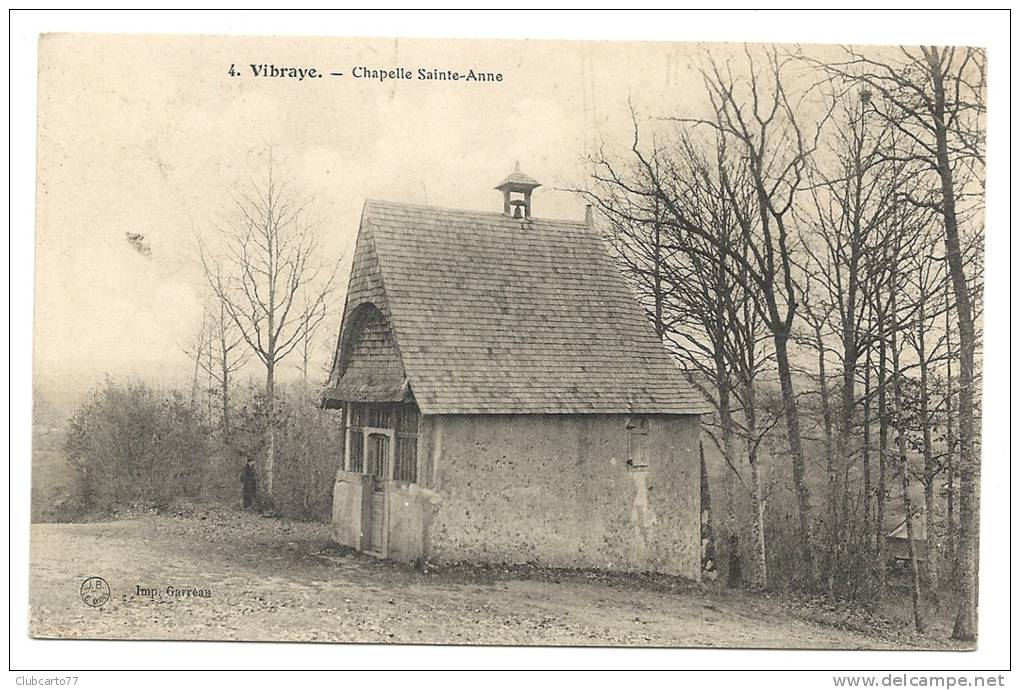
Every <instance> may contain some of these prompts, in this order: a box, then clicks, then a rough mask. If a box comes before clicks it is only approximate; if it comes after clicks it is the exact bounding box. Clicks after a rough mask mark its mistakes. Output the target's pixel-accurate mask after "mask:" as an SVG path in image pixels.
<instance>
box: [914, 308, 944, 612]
mask: <svg viewBox="0 0 1020 690" xmlns="http://www.w3.org/2000/svg"><path fill="white" fill-rule="evenodd" d="M925 297H926V296H925V295H923V294H922V296H921V300H920V302H919V306H918V317H917V358H918V363H919V368H920V386H921V401H920V402H921V410H920V415H921V438H922V453H923V456H924V523H925V537H926V538H925V552H926V558H925V559H924V579H925V588H926V589H927V591H928V596H929V597H934V596H935V593H936V590H937V589H938V575H937V573H936V567H937V565H936V564H937V563H938V558H936V556H937V555H938V551H939V549H938V535H937V533H936V530H935V482H936V481H938V468H937V467H936V466H935V458H934V452H933V451H932V442H931V419H929V416H928V415H929V408H930V402H929V400H928V359H927V354H928V353H927V351H926V349H925V344H924V338H925V328H924V324H925V319H924V313H925V312H924V300H925Z"/></svg>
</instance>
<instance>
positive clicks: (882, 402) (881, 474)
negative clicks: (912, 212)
mask: <svg viewBox="0 0 1020 690" xmlns="http://www.w3.org/2000/svg"><path fill="white" fill-rule="evenodd" d="M884 328H885V315H884V314H880V315H879V333H884ZM887 349H888V345H887V343H886V340H885V336H884V335H883V336H882V339H881V340H880V341H879V344H878V486H877V487H876V490H875V492H876V495H875V572H876V574H877V576H878V592H879V599H881V594H882V592H883V591H884V590H885V497H886V487H885V479H886V459H887V458H888V450H889V410H888V406H887V401H886V389H887V387H888V380H889V377H888V373H887V371H886V350H887Z"/></svg>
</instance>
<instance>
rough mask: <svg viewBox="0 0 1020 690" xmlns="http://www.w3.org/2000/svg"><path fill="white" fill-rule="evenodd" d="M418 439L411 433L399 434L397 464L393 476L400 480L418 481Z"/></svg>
mask: <svg viewBox="0 0 1020 690" xmlns="http://www.w3.org/2000/svg"><path fill="white" fill-rule="evenodd" d="M417 445H418V439H417V437H415V436H411V435H409V434H400V435H398V436H397V457H396V466H395V467H394V468H393V478H394V479H396V480H397V481H399V482H416V481H418V448H417Z"/></svg>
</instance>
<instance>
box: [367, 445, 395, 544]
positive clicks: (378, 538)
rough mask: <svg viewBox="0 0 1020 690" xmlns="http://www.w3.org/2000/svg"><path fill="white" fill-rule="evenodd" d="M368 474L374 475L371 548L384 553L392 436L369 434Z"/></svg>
mask: <svg viewBox="0 0 1020 690" xmlns="http://www.w3.org/2000/svg"><path fill="white" fill-rule="evenodd" d="M367 451H368V452H367V460H368V467H367V469H368V474H370V475H371V476H372V525H371V531H370V533H369V534H370V540H371V544H370V546H369V550H371V551H375V552H377V553H382V552H383V551H384V550H385V541H386V494H385V491H384V488H385V487H384V484H383V482H384V481H385V480H387V479H389V470H390V438H389V436H388V435H386V434H376V433H372V434H369V435H368V449H367Z"/></svg>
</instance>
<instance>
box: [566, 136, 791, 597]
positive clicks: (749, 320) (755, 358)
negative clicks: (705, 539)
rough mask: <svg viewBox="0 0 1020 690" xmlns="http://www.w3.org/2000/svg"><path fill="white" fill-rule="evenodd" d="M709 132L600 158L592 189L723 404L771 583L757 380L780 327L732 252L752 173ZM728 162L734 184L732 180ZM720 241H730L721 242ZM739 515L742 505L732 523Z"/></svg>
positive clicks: (735, 468) (693, 364)
mask: <svg viewBox="0 0 1020 690" xmlns="http://www.w3.org/2000/svg"><path fill="white" fill-rule="evenodd" d="M636 127H637V120H636V118H635V128H636ZM699 143H704V142H695V141H693V140H692V139H691V138H689V137H686V136H682V137H680V139H679V140H678V141H677V142H676V145H675V146H673V147H670V148H666V147H663V146H660V145H657V144H653V146H652V150H651V151H650V152H649V153H648V154H647V158H646V162H647V165H645V164H642V162H641V161H638V162H637V164H636V165H634V166H633V167H632V168H630V169H628V170H623V169H617V168H616V167H614V165H613V164H612V163H610V162H609V161H607V160H606V159H605V158H604V157H602V158H598V159H596V160H595V161H594V167H595V171H594V180H595V183H596V184H595V188H594V189H593V190H589V191H587V192H586V196H587V197H588V198H589V199H590V200H592V201H594V202H595V203H596V204H597V205H598V207H599V208H600V210H601V211H602V213H603V215H604V216H605V217H606V218H607V219H608V220H609V224H610V228H611V232H610V234H609V240H610V244H611V245H612V247H613V248H614V250H615V253H616V254H617V256H618V258H619V260H620V262H621V264H622V265H623V267H624V269H625V271H626V273H627V275H628V276H629V277H630V278H631V282H632V283H633V284H634V285H635V287H636V289H637V291H638V294H639V296H640V298H641V300H642V302H643V303H644V304H645V305H646V308H647V310H648V313H649V317H650V318H651V320H652V321H653V323H654V324H655V327H656V331H657V332H658V333H659V335H660V336H661V337H662V338H663V340H664V342H665V343H666V345H667V346H668V347H669V348H670V350H671V351H672V352H673V353H674V355H675V356H676V357H677V358H678V360H679V361H680V362H681V364H682V365H683V367H684V370H685V372H686V373H687V376H688V379H689V380H690V381H691V383H692V384H693V385H694V386H695V387H697V388H698V389H699V390H701V392H702V393H703V395H704V396H705V398H706V399H707V400H708V401H710V402H711V403H712V405H713V406H714V407H715V409H716V415H715V417H716V421H715V423H712V422H709V424H708V425H707V426H706V427H705V428H706V432H707V433H708V435H709V437H710V438H711V440H712V441H713V443H714V444H715V445H716V446H717V447H718V448H719V450H720V452H721V453H722V455H723V458H724V460H725V462H726V464H727V466H728V467H729V469H730V470H731V474H730V475H729V477H730V481H729V482H727V487H728V493H729V504H730V511H729V512H730V513H732V512H733V510H732V508H733V505H734V504H735V503H736V498H735V496H734V495H733V491H732V487H733V486H734V482H736V483H739V484H740V485H742V486H743V487H744V488H745V489H746V490H747V492H748V494H749V496H750V498H751V513H752V521H751V544H752V553H753V555H754V559H753V566H754V567H753V569H752V580H751V584H752V587H754V588H758V589H761V588H764V587H765V586H766V583H767V570H766V554H765V525H764V512H765V502H766V492H765V491H764V489H763V486H762V478H761V472H760V465H759V453H758V448H759V446H760V444H761V443H762V440H763V439H764V437H765V436H766V435H767V434H768V432H769V431H770V430H771V429H772V428H773V426H774V425H775V420H769V419H766V420H765V421H764V423H763V422H762V421H760V419H759V415H758V414H757V411H756V405H757V404H758V403H757V401H756V399H755V398H756V395H755V391H756V387H755V382H756V379H757V377H758V375H759V374H760V373H761V372H762V371H763V370H764V369H765V368H766V366H767V365H768V363H770V362H771V361H772V357H771V354H770V353H767V352H765V344H764V340H765V339H767V338H768V335H769V331H768V329H767V328H766V327H765V325H764V322H763V321H762V319H761V317H760V313H759V310H758V309H756V308H755V299H756V298H755V296H754V295H753V294H752V293H751V292H749V291H748V289H747V286H748V285H750V280H749V278H748V276H747V275H746V272H747V269H746V266H744V267H741V266H740V265H737V264H735V262H734V261H733V260H732V258H731V253H734V254H737V255H739V256H741V257H742V260H743V262H744V264H747V263H748V261H749V257H750V254H751V250H750V249H749V248H748V247H747V246H746V241H747V236H746V235H745V234H744V233H743V231H742V228H741V226H740V223H739V222H738V219H737V213H736V212H735V210H734V207H735V206H737V205H739V206H740V207H741V213H742V214H743V215H744V217H750V216H752V215H753V214H754V213H755V207H756V202H755V197H754V192H753V187H752V186H751V185H750V184H749V182H748V181H747V179H746V178H747V176H748V175H749V174H750V173H749V170H748V168H747V167H746V166H743V165H741V164H740V163H739V162H738V161H729V160H727V153H726V147H725V140H724V139H723V138H722V137H716V138H714V141H713V142H708V144H712V143H714V148H708V147H703V146H699ZM705 148H708V151H706V150H705ZM727 174H728V175H729V176H730V178H731V180H732V183H731V185H732V188H731V189H730V190H727V189H726V188H724V186H723V182H722V176H723V175H727ZM666 190H668V193H669V194H670V195H671V196H670V200H669V202H668V204H667V203H665V202H664V200H663V199H662V195H663V194H664V193H666ZM734 192H735V193H736V194H734ZM738 195H739V196H738ZM668 206H672V207H674V208H676V207H682V208H685V209H686V211H687V213H688V222H690V223H695V224H697V225H698V226H699V227H700V228H704V229H705V232H706V233H711V239H710V240H709V239H707V238H705V237H704V236H702V235H701V234H699V233H690V232H686V231H684V230H682V229H678V227H677V224H676V223H675V220H674V219H673V218H671V217H670V215H669V214H668V212H667V211H666V209H667V208H668ZM721 246H725V247H726V248H727V249H726V250H725V251H720V250H719V247H721ZM737 276H740V277H739V278H738V277H737ZM738 444H740V445H743V446H744V447H745V448H746V455H745V457H746V460H747V469H746V471H745V470H742V469H741V467H742V466H743V465H744V463H743V462H740V461H738V460H737V456H738ZM745 474H749V478H745V476H744V475H745ZM732 522H733V516H732V515H731V516H730V518H729V519H728V523H730V530H731V531H732V530H733V527H732ZM731 566H732V564H731Z"/></svg>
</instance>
